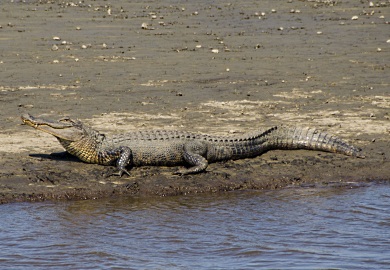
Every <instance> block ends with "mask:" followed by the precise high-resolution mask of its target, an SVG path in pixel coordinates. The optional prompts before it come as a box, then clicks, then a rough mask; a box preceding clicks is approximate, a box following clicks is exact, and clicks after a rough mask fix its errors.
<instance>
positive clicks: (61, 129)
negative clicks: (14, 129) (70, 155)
mask: <svg viewBox="0 0 390 270" xmlns="http://www.w3.org/2000/svg"><path fill="white" fill-rule="evenodd" d="M21 118H22V122H23V123H24V124H26V125H28V126H31V127H33V128H35V129H38V130H41V131H43V132H46V133H49V134H51V135H53V136H55V137H57V139H59V140H60V141H61V140H66V141H71V142H74V141H79V140H80V139H82V138H83V137H84V136H85V135H86V134H87V133H88V132H87V130H86V129H85V128H84V126H83V124H82V123H81V122H80V121H78V120H73V119H70V118H69V117H65V118H62V119H60V120H58V121H52V120H47V119H43V118H38V117H34V116H32V115H30V114H23V115H22V116H21Z"/></svg>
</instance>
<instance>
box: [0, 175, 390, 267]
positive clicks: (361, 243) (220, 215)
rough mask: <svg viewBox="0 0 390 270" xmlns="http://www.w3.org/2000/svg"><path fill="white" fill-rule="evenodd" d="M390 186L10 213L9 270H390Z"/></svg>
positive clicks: (23, 208)
mask: <svg viewBox="0 0 390 270" xmlns="http://www.w3.org/2000/svg"><path fill="white" fill-rule="evenodd" d="M389 206H390V184H388V183H382V184H369V185H367V186H364V187H359V188H355V189H348V188H301V189H284V190H278V191H247V192H232V193H224V194H218V195H212V194H209V195H201V196H182V197H171V198H152V199H150V198H149V199H140V198H138V199H129V198H121V199H107V200H96V201H77V202H60V203H50V202H45V203H21V204H8V205H0V213H1V219H0V228H1V229H0V243H1V249H0V268H1V269H26V268H29V269H32V268H33V269H57V268H65V269H390V237H389V236H390V211H389Z"/></svg>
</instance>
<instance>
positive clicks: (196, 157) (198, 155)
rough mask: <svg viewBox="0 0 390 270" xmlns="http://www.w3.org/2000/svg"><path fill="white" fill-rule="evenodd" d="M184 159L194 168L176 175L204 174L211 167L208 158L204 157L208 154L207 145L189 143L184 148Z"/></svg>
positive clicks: (183, 170) (182, 170)
mask: <svg viewBox="0 0 390 270" xmlns="http://www.w3.org/2000/svg"><path fill="white" fill-rule="evenodd" d="M183 150H184V151H183V158H184V160H185V161H186V162H187V163H188V164H189V165H191V166H192V167H190V168H188V169H181V170H178V171H177V172H175V173H174V174H178V175H186V174H194V173H199V172H203V171H204V170H206V168H207V166H208V165H209V163H208V161H207V159H206V158H204V157H203V156H204V155H205V154H206V152H207V145H206V144H204V143H200V142H189V143H186V144H185V145H184V147H183Z"/></svg>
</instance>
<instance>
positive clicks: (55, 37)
mask: <svg viewBox="0 0 390 270" xmlns="http://www.w3.org/2000/svg"><path fill="white" fill-rule="evenodd" d="M53 40H61V38H60V37H57V36H54V37H53Z"/></svg>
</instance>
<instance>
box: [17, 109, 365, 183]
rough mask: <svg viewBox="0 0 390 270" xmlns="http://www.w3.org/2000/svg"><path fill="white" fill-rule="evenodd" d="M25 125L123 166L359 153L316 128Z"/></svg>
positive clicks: (98, 160)
mask: <svg viewBox="0 0 390 270" xmlns="http://www.w3.org/2000/svg"><path fill="white" fill-rule="evenodd" d="M21 118H22V121H23V123H24V124H26V125H28V126H31V127H33V128H35V129H38V130H41V131H44V132H46V133H49V134H51V135H53V136H55V137H56V138H57V139H58V141H59V142H60V143H61V145H62V146H63V147H64V148H65V150H66V151H67V152H68V153H70V154H71V155H74V156H76V157H78V158H79V159H80V160H82V161H84V162H87V163H95V164H101V165H115V164H116V167H117V169H118V172H117V173H115V174H116V175H119V176H122V175H123V174H124V173H125V174H127V175H130V173H129V171H128V170H127V169H126V167H132V166H150V165H157V166H178V165H185V166H186V167H185V168H183V169H179V170H178V171H177V172H175V174H178V175H186V174H195V173H199V172H204V171H205V170H206V168H207V166H208V164H209V163H211V162H217V161H224V160H236V159H242V158H251V157H256V156H258V155H260V154H262V153H264V152H267V151H269V150H273V149H286V150H289V149H309V150H319V151H325V152H333V153H340V154H344V155H348V156H354V157H358V158H364V156H363V155H362V153H361V149H359V148H356V147H354V146H352V145H350V144H348V143H347V142H345V141H343V140H341V139H340V138H338V137H336V136H333V135H329V134H327V133H325V132H321V131H318V130H317V129H315V128H306V127H305V128H303V127H294V126H284V125H281V126H273V127H270V128H265V129H258V130H256V131H253V132H249V133H246V134H243V135H232V136H212V135H206V134H198V133H192V132H185V131H178V130H140V131H133V132H129V133H125V134H118V135H113V136H108V135H105V134H103V133H101V132H99V131H96V130H94V129H92V128H90V127H88V126H86V125H84V124H83V123H82V122H80V121H79V120H74V119H71V118H69V117H65V118H62V119H60V120H58V121H52V120H45V119H43V118H37V117H34V116H32V115H30V114H24V115H22V116H21Z"/></svg>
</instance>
